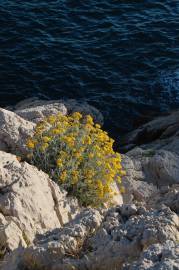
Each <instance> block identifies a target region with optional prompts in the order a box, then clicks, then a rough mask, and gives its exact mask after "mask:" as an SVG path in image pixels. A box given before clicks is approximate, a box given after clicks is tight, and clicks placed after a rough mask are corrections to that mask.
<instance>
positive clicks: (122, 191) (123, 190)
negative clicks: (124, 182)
mask: <svg viewBox="0 0 179 270" xmlns="http://www.w3.org/2000/svg"><path fill="white" fill-rule="evenodd" d="M120 192H121V193H122V194H123V193H125V187H123V186H122V187H120Z"/></svg>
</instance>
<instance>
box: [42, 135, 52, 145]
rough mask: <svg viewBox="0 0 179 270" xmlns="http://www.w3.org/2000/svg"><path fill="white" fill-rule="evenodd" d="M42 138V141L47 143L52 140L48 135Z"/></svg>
mask: <svg viewBox="0 0 179 270" xmlns="http://www.w3.org/2000/svg"><path fill="white" fill-rule="evenodd" d="M42 140H43V142H45V143H48V142H50V141H51V140H52V138H51V137H48V136H44V137H42Z"/></svg>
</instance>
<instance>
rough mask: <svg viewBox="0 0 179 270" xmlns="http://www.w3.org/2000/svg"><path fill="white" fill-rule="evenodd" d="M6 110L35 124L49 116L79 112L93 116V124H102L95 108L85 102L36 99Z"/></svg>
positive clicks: (101, 117) (101, 116)
mask: <svg viewBox="0 0 179 270" xmlns="http://www.w3.org/2000/svg"><path fill="white" fill-rule="evenodd" d="M8 109H10V110H13V111H14V112H15V113H17V114H18V115H20V116H21V117H23V118H25V119H27V120H29V121H32V122H35V123H37V122H38V121H40V120H42V119H43V117H45V116H48V115H50V114H56V113H58V112H61V113H62V114H64V115H65V114H71V113H73V112H81V113H82V114H84V115H86V114H90V115H91V116H93V118H94V120H95V122H97V123H99V124H101V125H102V124H103V121H104V119H103V115H102V114H101V112H100V111H99V110H98V109H96V108H95V107H93V106H91V105H89V104H88V103H87V102H85V101H79V100H75V99H67V100H49V101H47V100H40V99H37V98H31V99H25V100H24V101H21V102H19V103H18V104H16V106H14V107H9V108H8Z"/></svg>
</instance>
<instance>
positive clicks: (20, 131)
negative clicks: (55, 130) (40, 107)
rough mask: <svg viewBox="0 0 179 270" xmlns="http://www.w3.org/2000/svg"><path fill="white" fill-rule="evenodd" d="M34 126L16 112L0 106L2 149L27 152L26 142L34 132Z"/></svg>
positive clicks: (0, 145)
mask: <svg viewBox="0 0 179 270" xmlns="http://www.w3.org/2000/svg"><path fill="white" fill-rule="evenodd" d="M34 126H35V125H34V124H33V123H32V122H29V121H27V120H24V119H23V118H21V117H20V116H18V115H17V114H15V113H14V112H10V111H7V110H5V109H2V108H0V150H3V151H6V152H12V153H16V154H17V153H19V154H25V153H26V146H25V143H26V140H27V138H28V137H29V136H30V135H32V134H33V129H34Z"/></svg>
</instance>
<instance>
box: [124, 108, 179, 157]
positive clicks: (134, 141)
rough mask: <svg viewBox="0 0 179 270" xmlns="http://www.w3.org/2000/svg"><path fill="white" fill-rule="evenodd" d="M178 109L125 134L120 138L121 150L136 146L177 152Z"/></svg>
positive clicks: (178, 133) (178, 141)
mask: <svg viewBox="0 0 179 270" xmlns="http://www.w3.org/2000/svg"><path fill="white" fill-rule="evenodd" d="M178 135H179V110H177V111H174V112H171V113H170V114H168V115H164V116H161V117H157V118H155V119H154V120H152V121H150V122H148V123H146V124H144V125H142V126H141V127H139V128H137V129H136V130H134V131H132V132H130V133H129V134H127V135H125V137H124V138H123V140H121V148H122V149H123V151H129V150H131V149H133V148H135V147H137V146H140V148H142V149H153V150H161V149H162V150H168V151H171V152H174V153H179V136H178Z"/></svg>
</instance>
